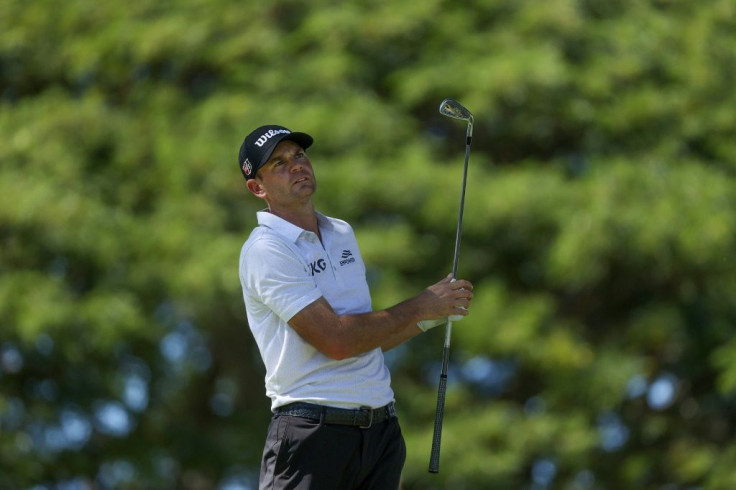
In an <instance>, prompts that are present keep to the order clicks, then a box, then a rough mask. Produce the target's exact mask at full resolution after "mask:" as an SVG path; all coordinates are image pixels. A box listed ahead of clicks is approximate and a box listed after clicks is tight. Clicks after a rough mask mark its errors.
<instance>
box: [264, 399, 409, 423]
mask: <svg viewBox="0 0 736 490" xmlns="http://www.w3.org/2000/svg"><path fill="white" fill-rule="evenodd" d="M274 413H275V414H276V415H290V416H292V417H306V418H308V419H315V420H321V421H323V423H325V424H336V425H353V426H356V427H360V428H361V429H367V428H369V427H370V426H371V425H373V424H378V423H380V422H383V421H384V420H386V419H389V418H391V417H396V408H394V403H393V402H391V403H389V404H388V405H386V406H385V407H380V408H371V407H360V408H357V409H349V408H336V407H326V406H324V405H315V404H313V403H304V402H297V403H290V404H289V405H284V406H283V407H279V408H277V409H276V411H275V412H274Z"/></svg>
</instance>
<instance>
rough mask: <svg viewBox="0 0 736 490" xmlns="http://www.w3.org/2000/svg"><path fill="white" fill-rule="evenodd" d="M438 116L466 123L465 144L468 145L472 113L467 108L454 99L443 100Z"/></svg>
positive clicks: (471, 127)
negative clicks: (441, 115)
mask: <svg viewBox="0 0 736 490" xmlns="http://www.w3.org/2000/svg"><path fill="white" fill-rule="evenodd" d="M440 114H443V115H445V116H448V117H452V118H455V119H462V120H463V121H468V130H467V132H466V137H467V144H468V145H469V144H470V139H471V137H472V136H473V121H474V119H473V113H472V112H470V111H469V110H468V109H467V107H465V106H464V105H462V104H461V103H460V102H458V101H456V100H454V99H445V100H443V101H442V103H441V104H440Z"/></svg>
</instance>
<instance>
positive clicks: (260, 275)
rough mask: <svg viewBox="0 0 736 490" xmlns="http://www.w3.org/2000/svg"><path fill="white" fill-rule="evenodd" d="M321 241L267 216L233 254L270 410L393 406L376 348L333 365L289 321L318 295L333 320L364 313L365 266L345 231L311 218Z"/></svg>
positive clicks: (367, 304) (341, 225)
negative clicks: (236, 257) (290, 406)
mask: <svg viewBox="0 0 736 490" xmlns="http://www.w3.org/2000/svg"><path fill="white" fill-rule="evenodd" d="M317 220H318V225H319V230H320V234H321V236H322V241H321V242H320V240H319V238H318V237H317V235H316V234H315V233H312V232H310V231H306V230H304V229H302V228H299V227H298V226H295V225H293V224H291V223H289V222H288V221H286V220H284V219H281V218H279V217H278V216H275V215H273V214H271V213H269V212H267V211H261V212H259V213H258V226H257V227H256V228H255V229H254V230H253V232H252V233H251V234H250V236H249V237H248V240H247V241H246V242H245V244H244V245H243V248H242V249H241V252H240V282H241V285H242V287H243V299H244V301H245V309H246V313H247V316H248V324H249V326H250V329H251V332H252V333H253V337H254V338H255V340H256V344H257V345H258V349H259V350H260V353H261V358H262V359H263V363H264V364H265V366H266V379H265V381H266V394H267V395H268V396H269V397H270V398H271V409H272V410H274V409H276V408H277V407H280V406H282V405H286V404H289V403H293V402H297V401H304V402H310V403H318V404H322V405H329V406H334V407H341V408H357V407H360V406H369V407H374V408H376V407H380V406H383V405H386V404H387V403H389V402H391V401H393V399H394V394H393V391H392V390H391V377H390V375H389V371H388V368H387V367H386V364H385V362H384V359H383V352H382V351H381V349H380V348H377V349H374V350H372V351H369V352H365V353H363V354H360V355H358V356H356V357H351V358H348V359H343V360H341V361H336V360H333V359H330V358H328V357H327V356H325V355H324V354H322V353H321V352H319V351H318V350H317V349H315V348H314V347H313V346H312V345H311V344H309V343H308V342H306V341H305V340H304V339H302V338H301V336H299V334H298V333H297V332H296V331H295V330H294V329H293V328H292V327H291V326H289V324H288V322H289V320H291V318H292V317H293V316H294V315H296V314H297V313H298V312H299V311H301V310H302V309H304V308H305V307H306V306H308V305H310V304H311V303H313V302H314V301H316V300H317V299H319V298H320V297H324V298H325V300H327V302H328V303H329V304H330V306H331V307H332V308H333V310H335V313H337V314H338V315H343V314H357V313H366V312H369V311H371V298H370V291H369V290H368V283H367V281H366V277H365V264H364V263H363V259H362V257H361V255H360V250H359V249H358V243H357V241H356V240H355V235H354V233H353V230H352V228H351V227H350V225H349V224H348V223H346V222H344V221H342V220H338V219H335V218H329V217H326V216H323V215H321V214H319V213H318V214H317Z"/></svg>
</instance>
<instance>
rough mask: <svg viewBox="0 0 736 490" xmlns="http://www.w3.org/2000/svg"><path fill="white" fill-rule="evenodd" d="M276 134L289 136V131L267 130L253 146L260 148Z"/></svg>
mask: <svg viewBox="0 0 736 490" xmlns="http://www.w3.org/2000/svg"><path fill="white" fill-rule="evenodd" d="M277 134H291V131H289V130H288V129H269V130H268V131H266V132H265V133H263V134H262V135H261V137H260V138H258V139H257V140H256V141H255V145H256V146H257V147H258V148H260V147H262V146H263V145H265V144H266V142H267V141H268V140H270V139H271V138H273V137H274V136H276V135H277Z"/></svg>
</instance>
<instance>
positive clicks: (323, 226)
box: [256, 209, 332, 243]
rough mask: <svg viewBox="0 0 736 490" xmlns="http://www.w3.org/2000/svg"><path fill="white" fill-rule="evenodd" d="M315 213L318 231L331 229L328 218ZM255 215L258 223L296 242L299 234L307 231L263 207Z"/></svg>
mask: <svg viewBox="0 0 736 490" xmlns="http://www.w3.org/2000/svg"><path fill="white" fill-rule="evenodd" d="M316 214H317V225H318V226H319V229H320V231H325V230H331V229H332V223H331V222H330V220H329V219H328V218H327V217H326V216H324V215H323V214H321V213H316ZM256 217H257V218H258V224H259V225H261V226H265V227H268V228H271V229H272V230H273V231H275V232H277V233H278V234H279V235H282V236H284V237H285V238H287V239H288V240H291V241H292V242H294V243H296V241H297V240H298V239H299V237H300V236H302V234H303V233H309V232H308V231H307V230H305V229H303V228H300V227H298V226H296V225H295V224H292V223H289V222H288V221H286V220H285V219H283V218H280V217H279V216H276V215H275V214H271V213H269V212H268V211H267V210H265V209H264V210H263V211H258V212H257V213H256Z"/></svg>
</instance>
